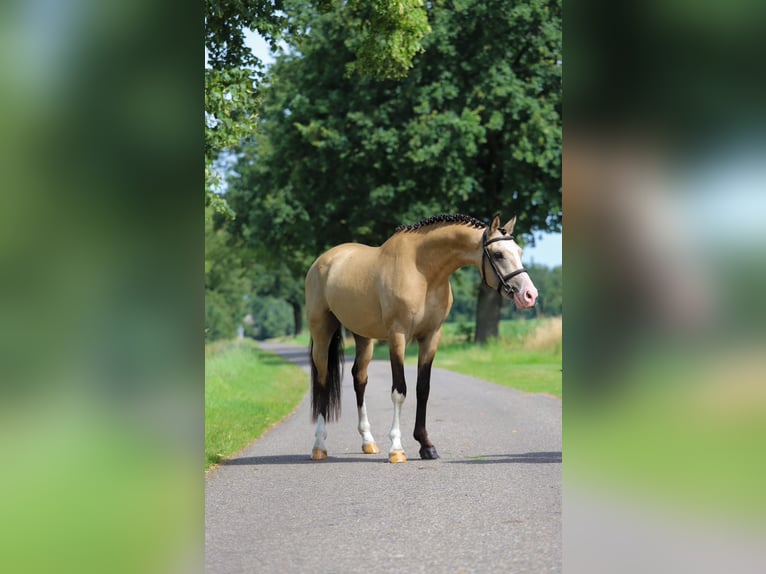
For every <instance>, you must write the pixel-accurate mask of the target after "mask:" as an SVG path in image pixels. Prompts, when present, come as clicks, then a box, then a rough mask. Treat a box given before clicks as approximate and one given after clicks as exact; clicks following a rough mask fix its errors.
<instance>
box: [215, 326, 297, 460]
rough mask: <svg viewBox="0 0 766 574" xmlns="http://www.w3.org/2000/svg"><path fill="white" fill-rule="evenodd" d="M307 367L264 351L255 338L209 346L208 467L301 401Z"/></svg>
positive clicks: (254, 437) (244, 444)
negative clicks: (254, 340) (304, 370)
mask: <svg viewBox="0 0 766 574" xmlns="http://www.w3.org/2000/svg"><path fill="white" fill-rule="evenodd" d="M307 389H308V377H307V376H306V374H305V373H304V372H303V370H302V369H300V368H298V367H296V366H294V365H291V364H290V363H288V362H287V361H285V360H283V359H281V358H279V357H277V356H275V355H272V354H270V353H265V352H263V351H261V350H259V349H258V348H257V347H256V346H255V344H254V343H253V342H252V341H248V340H243V341H238V342H235V343H232V342H225V343H224V342H219V343H214V344H212V345H208V346H207V347H206V348H205V468H208V467H209V466H211V465H213V464H216V463H218V462H220V461H221V459H223V458H225V457H227V456H230V455H232V454H234V453H235V452H237V451H238V450H240V449H241V448H243V447H245V446H246V445H247V444H248V443H250V442H251V441H253V440H254V439H256V438H258V437H259V436H260V435H261V434H262V433H263V432H264V431H265V430H266V429H268V428H269V427H270V426H271V425H273V424H275V423H277V422H279V421H280V420H281V419H283V418H284V417H285V416H286V415H287V414H289V413H290V412H291V411H292V410H293V409H294V408H295V407H296V406H297V405H298V403H299V402H300V400H301V398H302V397H303V395H304V394H305V393H306V390H307Z"/></svg>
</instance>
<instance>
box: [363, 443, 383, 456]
mask: <svg viewBox="0 0 766 574" xmlns="http://www.w3.org/2000/svg"><path fill="white" fill-rule="evenodd" d="M362 452H363V453H364V454H378V453H379V452H380V449H379V448H378V445H377V444H376V443H374V442H366V443H364V444H363V445H362Z"/></svg>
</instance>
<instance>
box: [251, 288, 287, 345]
mask: <svg viewBox="0 0 766 574" xmlns="http://www.w3.org/2000/svg"><path fill="white" fill-rule="evenodd" d="M250 309H251V311H250V314H251V316H252V318H253V325H252V326H251V327H250V329H249V330H250V334H251V335H252V336H253V337H254V338H256V339H259V340H261V339H271V338H274V337H283V336H285V335H290V334H292V332H293V326H294V325H293V311H292V309H291V307H290V305H289V304H288V303H287V302H285V301H284V299H278V298H276V297H268V296H267V297H255V298H254V299H253V302H252V304H251V306H250Z"/></svg>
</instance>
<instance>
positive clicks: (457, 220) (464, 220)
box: [394, 213, 487, 233]
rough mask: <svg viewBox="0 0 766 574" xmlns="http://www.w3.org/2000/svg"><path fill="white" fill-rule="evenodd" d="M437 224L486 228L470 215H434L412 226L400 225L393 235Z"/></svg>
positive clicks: (485, 225)
mask: <svg viewBox="0 0 766 574" xmlns="http://www.w3.org/2000/svg"><path fill="white" fill-rule="evenodd" d="M437 223H453V224H455V225H470V226H471V227H475V228H478V229H481V228H482V227H487V224H486V223H484V222H483V221H480V220H478V219H476V218H475V217H471V216H470V215H463V214H462V213H457V214H455V215H446V214H442V215H434V216H433V217H427V218H426V219H421V220H420V221H418V222H417V223H413V224H412V225H400V226H399V227H397V228H396V230H395V231H394V233H399V232H405V233H406V232H408V231H417V230H418V229H420V228H422V227H428V226H429V225H436V224H437Z"/></svg>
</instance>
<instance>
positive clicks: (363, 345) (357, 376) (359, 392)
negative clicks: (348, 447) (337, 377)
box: [351, 334, 380, 454]
mask: <svg viewBox="0 0 766 574" xmlns="http://www.w3.org/2000/svg"><path fill="white" fill-rule="evenodd" d="M354 339H355V340H356V359H355V360H354V366H353V367H352V369H351V374H352V375H353V376H354V391H355V392H356V407H357V410H358V411H359V426H358V427H357V429H358V430H359V434H360V435H362V452H363V453H364V454H377V453H379V452H380V449H379V448H378V445H377V444H376V443H375V439H374V438H373V437H372V433H371V432H370V421H368V420H367V405H366V403H365V400H364V391H365V389H366V388H367V366H368V365H369V364H370V359H372V340H371V339H368V338H366V337H362V336H360V335H356V334H354Z"/></svg>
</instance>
